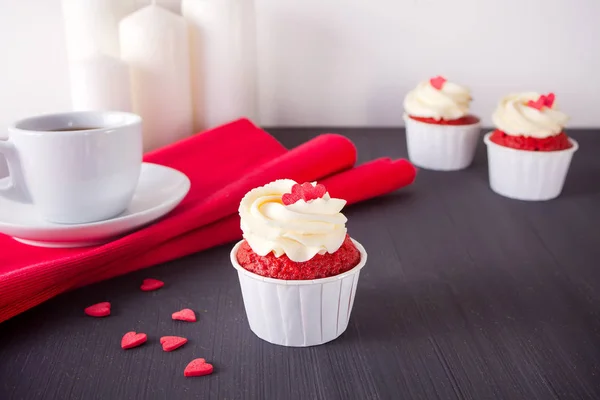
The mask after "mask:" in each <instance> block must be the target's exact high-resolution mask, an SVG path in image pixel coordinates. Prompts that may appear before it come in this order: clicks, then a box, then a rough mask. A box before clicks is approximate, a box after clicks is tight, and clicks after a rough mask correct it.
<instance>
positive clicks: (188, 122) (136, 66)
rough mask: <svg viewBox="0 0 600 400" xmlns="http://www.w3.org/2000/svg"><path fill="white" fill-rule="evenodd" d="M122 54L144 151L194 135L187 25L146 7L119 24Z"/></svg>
mask: <svg viewBox="0 0 600 400" xmlns="http://www.w3.org/2000/svg"><path fill="white" fill-rule="evenodd" d="M119 38H120V42H121V58H122V59H123V60H124V61H125V62H127V64H128V65H129V67H130V71H131V94H132V106H133V111H134V112H135V113H137V114H139V115H140V116H141V117H142V119H143V132H144V149H145V150H146V151H149V150H153V149H155V148H158V147H161V146H164V145H166V144H169V143H172V142H175V141H177V140H179V139H181V138H183V137H185V136H188V135H190V134H191V133H193V115H192V100H191V97H192V95H191V88H190V61H189V57H190V54H189V41H188V31H187V25H186V22H185V20H184V19H183V17H181V16H179V15H176V14H174V13H172V12H170V11H168V10H166V9H164V8H162V7H160V6H157V5H154V4H152V5H149V6H146V7H144V8H142V9H140V10H138V11H136V12H135V13H133V14H131V15H129V16H127V17H125V18H124V19H123V20H122V21H121V23H120V24H119Z"/></svg>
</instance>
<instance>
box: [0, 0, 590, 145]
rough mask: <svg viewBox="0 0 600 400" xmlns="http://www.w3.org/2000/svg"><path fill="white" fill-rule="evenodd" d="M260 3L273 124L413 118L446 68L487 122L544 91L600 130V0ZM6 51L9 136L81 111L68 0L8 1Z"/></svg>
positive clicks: (262, 59) (0, 19)
mask: <svg viewBox="0 0 600 400" xmlns="http://www.w3.org/2000/svg"><path fill="white" fill-rule="evenodd" d="M81 1H85V0H81ZM138 1H139V2H140V3H144V0H138ZM214 1H218V0H214ZM248 1H250V0H248ZM158 2H159V3H163V4H167V5H168V6H169V8H171V9H173V10H177V9H178V3H177V1H176V0H162V1H161V0H159V1H158ZM256 3H257V13H258V26H259V32H258V48H259V71H260V72H259V76H258V82H259V90H260V110H261V112H260V120H259V121H258V122H259V123H261V124H263V125H271V126H272V125H321V126H323V125H330V126H332V125H335V126H341V125H345V126H365V125H369V126H394V125H401V124H402V119H401V116H402V99H403V97H404V95H405V94H406V92H407V91H408V90H410V89H411V88H412V87H413V86H414V85H415V84H416V83H417V82H418V81H420V80H423V79H426V78H428V77H430V76H433V75H438V74H442V75H445V76H446V77H447V78H449V79H451V80H454V81H456V82H460V83H463V84H466V85H468V86H470V87H471V89H472V91H473V96H474V102H473V111H474V112H475V113H476V114H479V115H480V116H482V117H483V118H484V122H485V123H489V121H490V119H489V115H490V113H491V112H492V110H493V108H494V106H495V104H496V101H497V100H498V98H499V97H500V96H502V95H504V94H506V93H508V92H511V91H521V90H537V91H542V92H548V91H554V92H556V93H557V96H558V101H559V103H560V106H561V107H562V109H563V110H565V111H566V112H567V113H569V114H570V115H571V117H572V120H571V126H573V127H590V126H597V127H599V126H600V76H599V75H598V74H600V24H598V22H597V21H598V18H599V17H600V1H599V0H502V1H489V0H488V1H484V0H453V1H448V0H302V1H300V0H256ZM0 54H1V55H2V56H1V62H0V135H3V134H4V126H6V125H7V124H8V123H9V122H11V121H13V120H15V119H18V118H21V117H23V116H26V115H30V114H37V113H42V112H52V111H63V110H68V109H69V108H70V98H69V97H70V95H69V89H68V86H67V85H68V76H67V55H66V50H65V43H64V31H63V25H62V14H61V9H60V0H19V1H17V0H0Z"/></svg>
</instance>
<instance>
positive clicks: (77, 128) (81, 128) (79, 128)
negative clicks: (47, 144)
mask: <svg viewBox="0 0 600 400" xmlns="http://www.w3.org/2000/svg"><path fill="white" fill-rule="evenodd" d="M92 129H100V127H99V126H69V127H67V128H60V129H48V132H70V131H89V130H92Z"/></svg>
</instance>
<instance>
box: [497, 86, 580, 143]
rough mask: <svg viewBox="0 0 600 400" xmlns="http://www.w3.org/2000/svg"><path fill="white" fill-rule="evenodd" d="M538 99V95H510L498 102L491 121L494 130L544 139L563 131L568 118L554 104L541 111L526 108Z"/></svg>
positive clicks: (533, 93) (532, 93)
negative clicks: (530, 102)
mask: <svg viewBox="0 0 600 400" xmlns="http://www.w3.org/2000/svg"><path fill="white" fill-rule="evenodd" d="M539 98H540V94H539V93H535V92H525V93H516V94H510V95H508V96H506V97H504V98H502V99H501V100H500V102H499V103H498V107H496V111H494V114H493V115H492V121H493V122H494V125H495V126H496V128H498V129H499V130H501V131H502V132H504V133H506V134H507V135H513V136H521V135H522V136H529V137H533V138H537V139H544V138H547V137H550V136H555V135H558V134H559V133H561V132H562V131H563V128H564V126H565V124H566V123H567V121H568V119H569V117H568V116H567V115H566V114H565V113H563V112H561V111H559V110H557V109H556V103H553V104H552V106H551V107H542V109H541V110H538V109H537V108H534V107H531V106H528V105H527V103H528V102H529V101H536V100H538V99H539Z"/></svg>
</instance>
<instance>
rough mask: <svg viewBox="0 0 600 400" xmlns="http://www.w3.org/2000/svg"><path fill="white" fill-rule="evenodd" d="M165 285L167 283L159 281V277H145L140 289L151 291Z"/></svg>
mask: <svg viewBox="0 0 600 400" xmlns="http://www.w3.org/2000/svg"><path fill="white" fill-rule="evenodd" d="M163 286H165V283H164V282H163V281H159V280H158V279H152V278H147V279H144V281H143V282H142V286H140V289H142V290H143V291H144V292H150V291H152V290H157V289H160V288H161V287H163Z"/></svg>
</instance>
